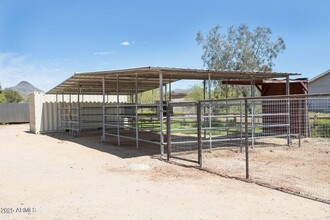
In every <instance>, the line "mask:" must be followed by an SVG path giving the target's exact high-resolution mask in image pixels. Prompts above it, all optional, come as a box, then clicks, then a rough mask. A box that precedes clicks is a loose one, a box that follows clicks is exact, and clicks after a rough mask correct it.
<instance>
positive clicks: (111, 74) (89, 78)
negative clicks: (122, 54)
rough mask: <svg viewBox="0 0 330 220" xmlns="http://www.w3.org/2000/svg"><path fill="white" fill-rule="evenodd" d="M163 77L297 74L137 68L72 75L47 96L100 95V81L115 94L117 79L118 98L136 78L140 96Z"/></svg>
mask: <svg viewBox="0 0 330 220" xmlns="http://www.w3.org/2000/svg"><path fill="white" fill-rule="evenodd" d="M160 73H162V75H163V85H166V84H168V83H171V82H175V81H177V80H181V79H194V80H207V79H208V77H209V76H210V78H211V79H212V80H223V79H226V80H237V79H254V80H261V79H270V78H282V77H287V76H291V75H300V74H297V73H280V72H251V71H245V72H243V71H228V70H219V71H215V70H203V69H183V68H167V67H140V68H131V69H120V70H107V71H96V72H84V73H75V74H74V75H73V76H71V77H70V78H68V79H67V80H65V81H64V82H62V83H61V84H59V85H57V86H56V87H55V88H53V89H51V90H50V91H48V92H47V94H56V93H58V94H62V93H64V94H68V93H71V92H72V93H76V92H77V91H78V88H79V89H80V92H81V93H82V94H102V91H103V88H102V79H103V78H104V79H105V84H106V85H105V92H106V94H109V95H110V94H117V79H118V85H119V86H118V87H119V92H118V93H119V94H121V95H126V94H132V92H134V91H135V85H136V81H135V80H136V78H138V85H137V87H138V92H144V91H148V90H151V89H156V88H158V87H159V74H160Z"/></svg>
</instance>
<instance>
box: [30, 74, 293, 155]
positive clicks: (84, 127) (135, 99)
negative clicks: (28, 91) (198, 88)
mask: <svg viewBox="0 0 330 220" xmlns="http://www.w3.org/2000/svg"><path fill="white" fill-rule="evenodd" d="M292 75H299V74H296V73H275V72H243V71H214V70H201V69H182V68H162V67H142V68H131V69H120V70H110V71H97V72H84V73H75V74H74V75H73V76H71V77H70V78H68V79H67V80H65V81H64V82H62V83H61V84H59V85H57V86H56V87H55V88H53V89H51V90H50V91H48V92H47V93H46V94H45V95H44V97H50V96H51V97H52V98H51V101H49V100H48V101H47V100H46V99H47V98H44V100H46V101H41V103H40V101H39V104H38V105H39V106H40V107H38V108H39V110H37V107H36V106H37V105H36V99H35V96H36V95H34V97H33V96H32V97H31V108H33V110H32V111H31V118H33V119H34V120H32V122H31V130H32V131H33V132H36V130H38V129H36V122H35V121H36V118H38V117H37V115H39V114H43V115H44V118H43V119H40V120H41V121H44V124H52V128H51V129H45V128H44V129H39V130H38V132H36V133H39V131H40V133H42V132H44V133H47V132H50V131H51V132H69V133H70V134H72V135H75V136H79V135H85V134H88V133H91V132H93V131H95V130H99V131H100V130H102V134H101V135H100V136H101V140H102V141H104V142H111V143H113V144H115V145H118V146H121V145H122V144H123V143H124V141H126V142H127V141H128V140H130V144H131V145H132V144H134V145H135V146H136V148H139V147H143V145H141V144H142V143H145V144H151V145H155V146H158V147H159V149H160V154H161V155H163V154H164V153H165V151H166V149H167V144H168V143H167V141H168V139H169V138H170V139H171V140H172V144H175V141H174V140H175V138H178V141H177V143H176V144H177V145H180V142H182V143H183V146H184V145H187V144H189V143H190V144H194V143H197V140H196V139H193V140H187V138H188V136H189V137H192V136H194V137H197V135H198V131H197V130H196V128H197V127H198V126H197V125H196V123H197V118H196V116H195V115H196V113H197V112H196V111H197V108H196V106H197V105H196V102H185V103H173V102H172V98H171V91H172V89H171V86H172V83H174V82H176V81H178V80H202V81H203V85H204V88H203V89H204V95H203V100H201V101H202V102H203V104H202V105H203V106H202V108H201V109H202V120H201V121H202V124H203V125H201V126H202V127H203V128H204V130H203V131H204V137H205V140H204V141H207V140H209V145H210V146H211V145H213V146H215V142H216V138H214V137H215V136H216V135H215V134H213V133H214V132H215V131H216V130H223V129H227V133H228V132H230V130H231V128H229V127H228V122H230V123H232V124H233V126H235V127H238V128H239V130H240V135H238V136H237V134H238V133H239V132H238V133H237V132H236V136H237V137H235V138H230V139H226V140H227V141H228V140H230V141H235V140H237V138H238V139H240V141H241V140H242V139H243V136H242V132H243V130H244V123H243V120H242V117H243V113H244V108H243V107H244V105H242V102H241V101H239V102H240V103H239V102H235V101H234V100H232V101H229V99H224V100H222V101H221V102H223V103H222V104H221V106H215V105H214V104H212V103H213V102H212V101H211V100H210V99H211V86H212V85H211V84H212V81H213V80H221V81H225V82H229V81H231V82H235V81H238V80H245V81H249V82H250V86H251V94H250V96H251V97H254V96H255V92H254V87H255V82H257V81H260V80H267V79H282V80H283V79H284V81H285V82H286V94H287V95H289V94H290V86H289V85H290V83H289V81H290V79H289V77H290V76H292ZM147 91H152V103H143V101H142V100H141V94H142V93H143V92H147ZM93 97H94V98H93ZM48 99H50V98H48ZM88 100H93V101H94V102H88ZM95 100H96V101H95ZM46 102H52V103H53V105H52V107H51V109H52V110H51V111H52V114H46V112H48V111H45V110H44V109H43V108H44V107H45V103H46ZM285 103H287V104H288V102H287V100H286V99H285V100H284V103H280V105H283V104H284V105H286V104H285ZM180 105H181V106H184V105H187V108H184V109H186V110H187V109H188V112H184V111H183V112H176V109H180ZM224 106H228V108H227V110H225V111H224V115H223V114H221V115H218V116H216V115H214V112H218V113H220V112H222V110H221V108H223V107H224ZM235 106H236V107H237V106H238V107H239V110H238V114H237V115H236V113H235V115H233V114H231V113H230V111H231V110H230V108H235ZM189 109H190V110H189ZM180 111H182V108H181V110H180ZM249 111H251V109H250V108H249ZM252 111H256V109H254V110H253V109H252ZM38 112H39V113H38ZM268 114H273V116H274V117H275V116H276V115H279V113H278V112H273V113H272V112H269V111H268ZM260 115H261V117H265V115H262V114H260ZM268 116H269V115H268ZM169 117H172V118H169ZM255 117H257V115H255ZM281 117H284V118H289V117H290V115H289V113H288V111H286V112H284V113H283V114H282V116H281ZM39 118H40V117H39ZM191 118H194V120H191ZM222 118H225V121H226V123H227V128H224V125H223V124H222V123H221V122H222ZM239 118H240V119H239ZM217 119H219V120H218V122H219V123H213V125H212V121H213V120H217ZM168 120H171V122H172V123H173V121H175V120H184V121H185V123H186V125H182V124H180V125H178V124H177V126H179V127H177V126H176V125H175V123H174V127H176V128H173V129H172V131H170V132H169V129H170V130H171V125H170V124H169V123H168ZM253 120H254V119H253ZM281 120H282V119H281ZM251 123H253V122H251ZM256 123H257V122H255V124H256ZM261 123H262V122H261ZM37 124H38V123H37ZM39 124H40V123H39ZM187 124H188V125H187ZM189 124H190V125H189ZM289 124H290V123H289ZM166 125H167V126H166ZM281 126H282V127H283V126H290V125H288V124H287V123H286V122H281ZM44 127H47V126H44ZM167 127H168V128H167ZM172 127H173V126H172ZM268 127H269V126H268ZM175 129H177V130H175ZM289 130H290V129H286V131H288V132H289ZM82 131H84V132H83V133H82ZM175 131H178V132H177V135H176V136H175V137H173V138H172V137H170V136H169V134H168V133H171V134H174V132H175ZM207 132H209V133H208V134H206V133H207ZM212 135H213V138H212ZM251 135H252V136H253V133H251ZM285 135H287V134H285ZM206 136H208V137H206ZM227 137H228V134H227ZM188 139H189V138H188ZM126 142H125V143H126Z"/></svg>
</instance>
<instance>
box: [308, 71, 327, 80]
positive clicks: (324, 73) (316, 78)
mask: <svg viewBox="0 0 330 220" xmlns="http://www.w3.org/2000/svg"><path fill="white" fill-rule="evenodd" d="M329 73H330V69H328V70H327V71H325V72H323V73H321V74H319V75H317V76H315V77H314V78H312V79H311V80H309V83H312V82H314V81H316V80H318V79H320V78H322V77H323V76H326V75H328V74H329Z"/></svg>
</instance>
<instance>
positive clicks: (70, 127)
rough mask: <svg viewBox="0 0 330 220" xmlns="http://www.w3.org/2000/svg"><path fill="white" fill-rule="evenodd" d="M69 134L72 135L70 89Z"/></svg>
mask: <svg viewBox="0 0 330 220" xmlns="http://www.w3.org/2000/svg"><path fill="white" fill-rule="evenodd" d="M69 124H70V126H69V129H70V130H69V132H70V135H72V134H73V132H72V104H71V89H70V94H69Z"/></svg>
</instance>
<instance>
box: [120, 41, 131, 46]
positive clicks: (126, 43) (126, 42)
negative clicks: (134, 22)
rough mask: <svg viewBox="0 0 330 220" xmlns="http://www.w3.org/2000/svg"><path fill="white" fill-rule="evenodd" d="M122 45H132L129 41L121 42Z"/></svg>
mask: <svg viewBox="0 0 330 220" xmlns="http://www.w3.org/2000/svg"><path fill="white" fill-rule="evenodd" d="M120 44H121V45H123V46H129V45H130V43H129V42H128V41H124V42H121V43H120Z"/></svg>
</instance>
